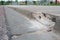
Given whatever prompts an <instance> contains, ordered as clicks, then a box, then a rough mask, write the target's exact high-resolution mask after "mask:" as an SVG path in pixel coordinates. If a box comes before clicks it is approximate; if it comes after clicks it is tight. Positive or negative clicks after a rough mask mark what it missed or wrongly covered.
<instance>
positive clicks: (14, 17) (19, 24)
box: [5, 7, 44, 35]
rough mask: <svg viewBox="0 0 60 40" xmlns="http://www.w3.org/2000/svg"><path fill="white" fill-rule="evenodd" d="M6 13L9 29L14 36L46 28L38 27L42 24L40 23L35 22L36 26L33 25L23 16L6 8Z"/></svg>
mask: <svg viewBox="0 0 60 40" xmlns="http://www.w3.org/2000/svg"><path fill="white" fill-rule="evenodd" d="M6 9H7V10H6ZM5 11H6V18H7V22H8V27H9V28H10V31H11V33H12V34H13V35H15V34H24V33H27V32H33V31H37V30H40V28H41V29H42V28H43V27H44V26H40V27H39V26H38V25H40V24H39V23H38V22H35V23H36V24H34V25H33V24H32V22H31V21H30V20H28V19H27V18H25V17H24V16H23V15H20V14H19V13H18V12H16V11H14V10H13V9H10V8H7V7H5ZM37 23H38V25H37Z"/></svg>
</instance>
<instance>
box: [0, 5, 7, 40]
mask: <svg viewBox="0 0 60 40" xmlns="http://www.w3.org/2000/svg"><path fill="white" fill-rule="evenodd" d="M0 40H8V36H7V29H6V24H5V15H4V8H3V6H0Z"/></svg>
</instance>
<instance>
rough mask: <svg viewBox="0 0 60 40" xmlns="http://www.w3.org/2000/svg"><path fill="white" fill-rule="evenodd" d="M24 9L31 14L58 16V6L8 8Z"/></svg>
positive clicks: (59, 7) (59, 14)
mask: <svg viewBox="0 0 60 40" xmlns="http://www.w3.org/2000/svg"><path fill="white" fill-rule="evenodd" d="M8 7H15V8H18V9H24V10H28V11H32V12H44V13H48V14H52V15H55V16H60V6H33V5H32V6H14V5H13V6H8Z"/></svg>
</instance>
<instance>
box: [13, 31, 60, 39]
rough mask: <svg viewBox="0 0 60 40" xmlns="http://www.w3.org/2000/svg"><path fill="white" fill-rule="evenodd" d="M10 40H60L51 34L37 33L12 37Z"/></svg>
mask: <svg viewBox="0 0 60 40" xmlns="http://www.w3.org/2000/svg"><path fill="white" fill-rule="evenodd" d="M12 40H60V38H59V37H57V36H56V35H55V34H54V33H53V32H40V31H39V32H37V33H30V34H25V35H22V36H18V37H13V38H12Z"/></svg>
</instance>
